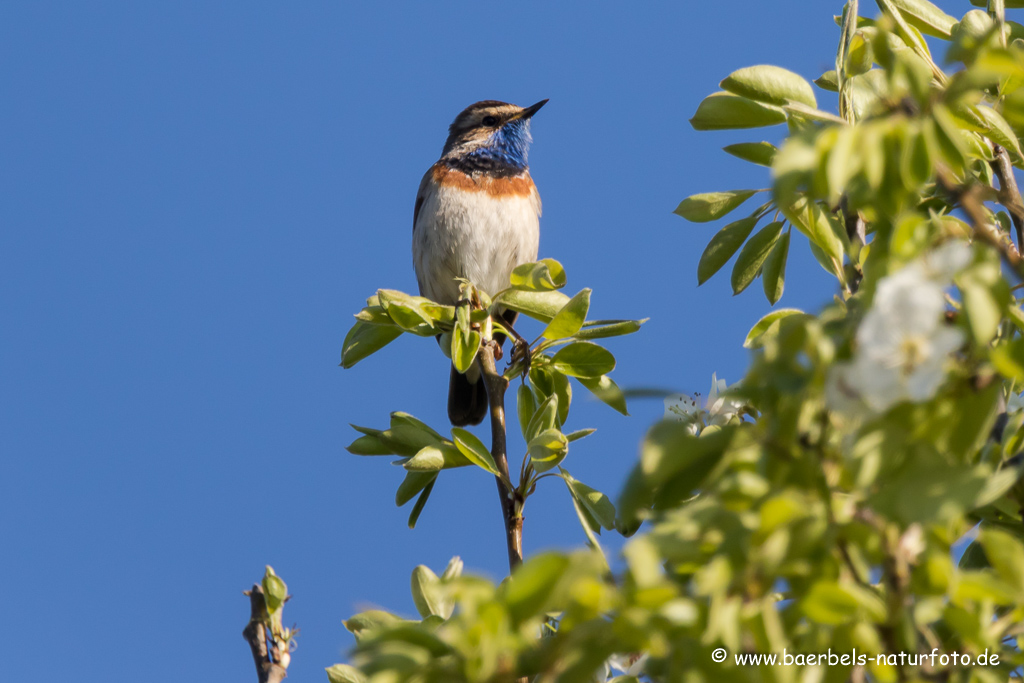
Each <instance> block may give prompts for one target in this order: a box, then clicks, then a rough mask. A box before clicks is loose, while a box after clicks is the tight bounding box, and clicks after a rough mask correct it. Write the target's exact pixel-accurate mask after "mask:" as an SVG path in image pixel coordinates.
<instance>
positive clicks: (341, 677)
mask: <svg viewBox="0 0 1024 683" xmlns="http://www.w3.org/2000/svg"><path fill="white" fill-rule="evenodd" d="M326 671H327V680H328V681H329V683H367V681H368V680H369V679H368V678H367V677H366V676H365V675H363V672H361V671H360V670H359V669H357V668H355V667H354V666H349V665H348V664H335V665H334V666H332V667H330V668H329V669H327V670H326Z"/></svg>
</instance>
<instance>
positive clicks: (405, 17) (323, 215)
mask: <svg viewBox="0 0 1024 683" xmlns="http://www.w3.org/2000/svg"><path fill="white" fill-rule="evenodd" d="M556 4H558V5H559V6H557V7H556V6H555V5H556ZM841 4H842V3H841V2H839V1H838V0H836V1H835V2H818V1H817V0H816V1H815V2H807V0H786V1H779V2H772V3H766V2H763V0H744V1H738V0H736V1H733V2H722V3H716V2H688V3H679V2H672V3H669V2H663V3H631V4H629V5H624V4H622V3H611V2H601V3H587V4H585V5H584V4H577V5H569V4H567V3H564V4H563V3H540V2H518V3H514V4H503V5H498V4H493V3H465V4H461V5H456V4H438V3H405V4H403V3H384V2H375V3H361V4H356V3H325V2H320V3H302V4H301V6H299V4H298V3H270V2H258V3H251V2H245V3H242V2H235V3H219V4H212V3H205V2H175V3H137V2H124V3H89V4H88V6H85V5H84V4H83V3H74V4H73V3H17V4H15V3H7V4H6V5H5V6H4V7H3V8H2V9H0V93H2V97H0V193H2V197H0V320H2V322H0V325H2V332H0V457H2V466H3V475H2V476H3V479H2V481H3V494H2V497H0V519H2V531H0V534H2V538H0V543H2V549H3V551H2V552H3V554H2V562H0V585H3V586H4V599H3V605H2V614H3V619H0V642H3V643H4V644H5V652H6V655H5V658H4V671H5V674H6V675H7V676H8V677H9V680H11V681H51V680H56V679H58V678H63V677H67V676H69V675H70V676H72V677H74V678H75V679H76V680H105V681H114V680H116V681H137V680H147V681H154V682H159V681H177V680H179V679H180V677H181V675H182V674H183V673H184V674H185V675H186V676H188V677H190V678H193V677H195V678H198V679H200V680H224V681H228V680H230V681H250V680H253V671H252V663H251V661H250V658H249V652H248V649H247V648H246V646H245V643H244V642H243V641H242V638H241V637H240V632H241V629H242V627H243V626H244V624H245V622H246V619H247V618H248V607H247V601H246V599H245V598H244V597H243V596H242V594H241V591H242V590H243V589H244V588H246V587H248V586H249V585H250V584H251V583H252V582H253V581H254V580H258V579H259V577H260V576H261V575H262V572H263V565H264V564H266V563H270V564H272V565H274V566H275V567H276V568H277V570H278V572H279V573H280V574H281V575H282V576H283V577H284V578H285V579H286V580H287V582H288V584H289V587H290V590H291V592H292V593H293V595H294V600H293V601H292V602H291V603H289V605H288V608H287V612H286V621H287V622H288V623H291V622H295V623H297V624H298V625H299V627H300V628H301V629H302V633H301V636H300V639H299V649H298V651H297V652H296V655H295V660H294V664H293V667H292V670H291V678H292V680H325V679H324V678H323V674H322V669H323V667H325V666H328V665H330V664H332V663H334V662H336V661H340V660H342V659H343V658H344V652H345V650H346V648H347V647H348V646H349V645H350V644H351V640H350V637H349V636H348V634H347V632H345V631H344V629H343V628H342V625H341V620H342V619H343V618H346V617H348V616H350V615H351V614H352V613H354V612H355V611H357V610H359V609H361V608H363V607H365V606H367V605H380V606H383V607H385V608H388V609H392V610H396V611H399V612H402V613H406V614H413V613H414V608H413V605H412V601H411V599H410V597H409V590H408V584H409V574H410V572H411V570H412V569H413V567H414V566H415V565H417V564H419V563H425V564H427V565H430V566H432V567H434V568H435V569H438V570H440V569H442V568H443V567H444V565H445V563H446V562H447V561H448V559H449V558H450V557H451V556H452V555H456V554H458V555H461V556H462V557H463V558H464V560H465V562H466V565H467V568H468V569H470V570H472V571H476V572H482V573H485V574H487V575H490V576H492V577H495V578H500V577H501V576H503V572H504V570H505V561H506V560H505V549H504V544H503V541H502V529H501V518H500V514H499V511H498V505H497V501H496V500H495V497H496V494H495V486H494V482H493V480H492V479H491V478H490V477H488V476H487V475H485V474H483V473H482V472H480V471H478V470H472V471H471V470H470V469H465V470H459V471H456V472H451V473H445V475H444V476H442V477H441V479H440V482H439V484H438V486H437V487H436V488H435V490H434V494H433V497H432V499H431V501H430V504H429V505H428V507H427V509H426V511H425V513H424V515H423V517H422V518H421V520H420V524H419V527H418V528H417V529H416V530H415V531H410V530H408V529H407V528H406V518H407V515H408V508H404V509H398V508H396V507H395V505H394V492H395V488H396V486H397V485H398V483H399V481H400V479H401V471H400V470H398V469H396V468H394V467H391V466H389V465H388V464H387V461H386V459H380V458H357V457H355V456H352V455H349V454H348V453H347V452H345V450H344V447H345V446H346V445H347V444H348V443H349V442H350V441H351V440H352V439H353V437H354V432H353V431H352V430H351V429H350V428H349V427H348V423H349V422H352V423H356V424H362V425H369V426H383V425H384V424H386V422H387V416H388V412H389V411H392V410H405V411H408V412H411V413H413V414H414V415H416V416H418V417H420V418H422V419H424V420H426V421H428V422H429V423H431V424H433V425H435V426H437V427H438V428H445V425H446V418H445V410H444V406H445V398H444V396H445V391H446V387H447V377H448V369H447V366H446V361H445V360H444V359H443V357H442V356H441V354H440V353H439V352H438V350H437V348H436V346H435V345H434V344H433V343H432V341H430V340H419V339H413V338H409V339H404V338H403V339H401V340H399V341H397V342H395V343H394V344H392V345H391V346H390V347H388V348H387V349H386V350H385V351H384V352H383V353H381V354H379V355H378V356H375V357H373V358H371V359H369V360H367V361H364V362H363V363H361V364H360V365H359V366H357V367H356V368H355V369H352V370H347V371H343V370H341V369H340V368H338V367H337V365H338V361H339V351H340V348H341V343H342V339H343V338H344V335H345V332H346V330H347V329H348V327H349V325H350V324H351V322H352V318H351V314H352V313H354V312H355V311H357V310H358V309H359V308H360V306H361V305H362V302H363V300H364V298H365V297H366V296H367V295H369V294H371V293H372V292H373V291H375V290H376V289H377V288H378V287H392V288H397V289H403V290H406V291H410V292H412V291H414V290H415V280H414V277H413V271H412V266H411V259H410V234H411V219H412V206H413V199H414V195H415V191H416V187H417V184H418V183H419V180H420V177H421V175H422V174H423V172H424V170H426V168H427V167H428V166H429V165H430V164H431V163H432V162H433V161H434V160H435V159H436V158H437V156H438V153H439V152H440V149H441V145H442V143H443V141H444V137H445V134H446V127H447V125H448V123H449V122H450V121H451V119H452V118H453V117H454V116H455V114H456V113H458V111H460V110H461V109H462V108H463V107H465V106H466V105H468V104H470V103H472V102H474V101H476V100H480V99H501V100H506V101H511V102H516V103H519V104H522V105H527V104H531V103H533V102H535V101H537V100H539V99H542V98H545V97H549V98H551V102H550V104H549V105H548V106H547V107H546V108H545V109H544V110H543V111H542V112H541V113H540V114H539V115H538V116H537V118H536V119H535V123H534V138H535V143H534V147H533V150H532V153H531V156H530V159H531V162H532V172H533V175H534V178H535V179H536V181H537V184H538V185H539V187H540V190H541V194H542V196H543V198H544V217H543V219H542V224H541V225H542V239H541V254H542V256H550V257H555V258H558V259H560V260H561V261H562V262H563V263H564V264H565V266H566V269H567V271H568V273H569V289H570V290H572V291H576V290H578V289H579V288H581V287H584V286H589V287H593V288H594V299H593V306H592V315H593V316H594V317H627V316H628V317H645V316H651V318H652V319H651V321H650V323H649V324H648V325H646V326H645V327H644V329H643V331H642V332H641V333H640V334H638V335H634V336H632V337H627V338H624V339H621V340H616V341H614V342H613V343H612V344H611V346H612V347H613V349H614V350H615V351H616V352H617V354H618V356H619V368H618V369H617V370H616V372H615V373H614V375H613V376H614V377H615V378H616V379H617V380H618V382H619V383H620V384H621V385H623V386H625V387H640V386H657V387H664V388H666V389H673V390H677V391H687V392H694V391H700V392H702V393H706V392H707V389H708V386H709V384H710V378H711V373H712V372H715V371H717V372H718V374H719V376H720V377H725V378H727V379H728V380H729V381H730V382H731V381H735V380H737V379H739V378H740V376H742V374H743V370H744V368H745V366H746V363H747V361H748V356H747V352H745V351H744V350H743V349H742V348H741V346H740V343H741V341H742V339H743V336H744V335H745V334H746V331H747V329H748V328H749V327H750V325H751V324H752V323H753V322H754V321H756V320H757V319H758V318H759V317H760V316H761V315H763V314H764V313H765V312H767V310H769V306H768V304H767V303H766V302H765V300H764V298H763V296H762V295H761V293H760V291H759V290H760V284H759V283H755V285H754V286H753V287H752V288H751V290H750V291H749V292H748V293H746V294H744V295H743V296H740V297H737V298H735V299H734V298H732V296H731V292H730V290H729V284H728V273H727V272H725V273H723V274H721V275H719V276H718V277H716V278H715V279H713V280H712V281H711V282H710V283H708V284H707V285H705V286H704V287H702V288H700V289H698V288H697V284H696V275H695V272H696V271H695V269H696V264H697V260H698V258H699V256H700V253H701V251H702V250H703V248H704V246H705V245H706V243H707V241H708V239H709V238H710V237H711V236H712V234H713V233H714V231H715V229H716V227H717V226H713V225H701V226H696V225H693V224H688V223H686V222H684V221H683V220H682V219H680V218H678V217H676V216H673V215H672V213H671V211H672V209H673V208H674V207H675V206H676V204H677V203H678V202H679V200H681V199H682V198H683V197H684V196H686V195H688V194H692V193H695V192H701V191H710V190H721V189H732V188H743V187H764V186H765V185H766V184H767V172H766V171H765V170H764V169H760V168H757V167H753V166H750V165H748V164H745V163H743V162H740V161H738V160H735V159H733V158H731V157H729V156H727V155H725V154H724V153H722V152H720V151H719V150H718V148H719V147H720V146H722V145H724V144H728V143H730V142H735V141H740V140H761V139H771V140H774V139H777V138H778V136H779V135H780V134H781V132H782V131H781V129H778V128H777V129H771V130H768V131H749V132H739V133H725V134H722V133H716V134H706V133H705V134H700V133H696V132H694V131H693V130H692V129H691V128H690V126H689V125H688V123H687V119H688V118H689V117H690V116H691V115H692V114H693V112H694V110H695V108H696V106H697V104H698V102H699V101H700V100H701V98H702V97H703V96H704V95H706V94H708V93H710V92H712V91H714V90H716V89H717V87H716V86H717V83H718V81H719V80H720V79H721V78H723V77H724V76H725V75H727V74H728V73H729V72H730V71H732V70H733V69H735V68H738V67H741V66H747V65H751V64H757V63H763V62H772V63H776V64H779V65H782V66H785V67H787V68H790V69H792V70H794V71H797V72H799V73H801V74H802V75H804V76H806V77H808V78H814V77H816V76H818V75H819V74H820V73H821V72H822V71H824V70H827V69H828V68H830V67H831V64H832V61H833V59H834V53H835V43H836V39H837V34H838V30H837V28H836V27H835V25H834V24H833V22H832V18H831V15H832V14H833V13H835V12H838V11H839V10H840V9H841ZM867 4H870V3H867ZM941 4H942V5H943V6H944V7H945V8H946V9H947V11H950V12H951V13H954V14H956V15H958V16H959V15H960V14H962V13H963V12H965V11H966V10H967V9H969V5H968V3H967V2H966V1H964V2H943V3H941ZM811 5H813V8H812V9H810V10H809V9H808V6H811ZM871 11H872V12H873V8H872V10H871ZM820 97H821V99H822V103H823V106H825V107H827V108H830V107H831V106H832V102H831V99H830V98H828V97H827V96H825V94H821V95H820ZM794 245H795V246H794V253H793V254H792V255H791V258H790V270H789V277H788V279H787V292H786V295H785V297H784V299H783V302H782V305H787V306H797V307H805V308H810V309H814V308H817V307H818V306H820V305H821V304H822V303H823V302H825V301H827V300H828V299H829V298H830V297H831V295H832V285H831V284H829V281H828V279H827V278H826V277H825V276H824V275H823V274H822V273H821V272H820V271H818V269H817V266H816V265H812V264H813V262H812V260H811V259H810V257H809V253H808V252H807V250H806V246H805V241H804V240H802V239H799V240H794ZM526 329H531V328H529V327H527V328H526ZM631 411H632V417H629V418H626V417H622V416H620V415H618V414H617V413H614V412H613V411H611V410H610V409H609V408H607V407H605V406H603V405H602V404H599V403H597V402H595V401H593V400H591V399H590V398H589V395H588V394H587V392H585V391H584V390H582V389H579V390H578V391H577V394H576V401H575V402H574V405H573V414H572V416H571V418H570V424H569V426H570V427H571V428H573V429H576V428H582V427H591V426H593V427H598V428H599V432H598V435H596V436H594V437H591V438H590V439H589V440H587V441H584V442H581V443H579V444H578V445H574V447H573V449H572V454H571V455H570V458H569V460H568V461H567V465H568V466H569V469H571V470H572V472H573V473H574V474H575V475H576V476H577V477H578V478H579V479H581V480H583V481H585V482H587V483H589V484H591V485H592V486H595V487H598V488H601V489H603V490H605V491H607V492H609V493H610V494H612V495H613V496H614V495H615V494H616V493H617V492H618V490H619V486H620V483H621V481H622V480H623V477H624V475H625V473H626V472H627V471H628V469H629V468H630V467H631V465H632V464H633V462H634V460H635V457H636V452H637V444H638V442H639V440H640V438H641V437H642V435H643V433H644V431H645V429H646V428H647V427H648V426H649V425H650V424H651V423H652V422H653V421H654V420H656V419H657V418H658V417H659V416H660V415H661V413H662V405H661V401H660V400H653V401H646V402H645V401H636V402H634V403H633V404H632V406H631ZM480 433H481V434H483V435H484V438H486V432H485V431H481V432H480ZM513 445H514V448H516V449H521V447H522V444H521V441H520V440H518V435H517V436H516V438H515V439H514V440H513ZM606 538H608V544H609V547H610V549H611V550H612V551H613V552H614V551H615V550H616V549H617V548H618V547H619V546H620V544H619V542H617V541H616V540H615V539H614V538H609V537H608V535H607V534H606ZM582 542H583V537H582V534H581V532H580V530H579V528H578V525H577V522H576V519H575V516H574V514H573V512H572V508H571V504H570V503H569V499H568V495H567V493H566V491H565V489H564V486H562V485H561V484H560V483H559V482H557V480H546V481H544V482H543V483H542V485H541V486H540V488H539V491H538V494H537V495H536V496H535V497H534V498H532V499H531V500H530V502H529V506H528V508H527V511H526V548H527V552H528V553H530V552H535V551H537V550H539V549H542V548H546V547H573V546H576V545H579V544H581V543H582ZM83 667H84V668H85V669H86V671H94V672H95V674H94V677H90V675H89V674H88V673H86V674H85V675H82V673H81V672H82V669H83Z"/></svg>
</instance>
